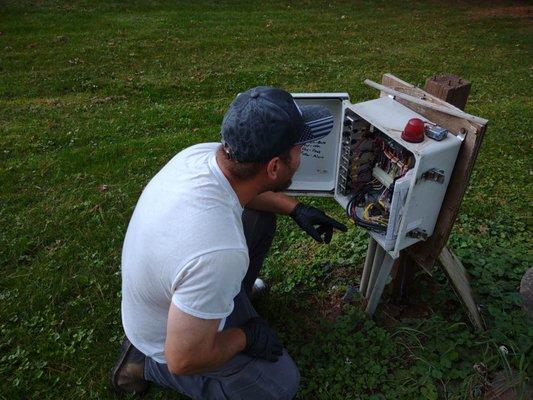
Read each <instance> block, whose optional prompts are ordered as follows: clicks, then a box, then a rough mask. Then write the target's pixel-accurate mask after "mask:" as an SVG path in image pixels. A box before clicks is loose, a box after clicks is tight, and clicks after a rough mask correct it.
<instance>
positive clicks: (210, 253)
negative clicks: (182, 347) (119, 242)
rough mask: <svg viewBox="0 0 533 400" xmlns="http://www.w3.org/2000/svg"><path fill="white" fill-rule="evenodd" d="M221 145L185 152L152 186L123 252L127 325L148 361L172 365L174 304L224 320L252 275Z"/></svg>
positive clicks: (137, 210)
mask: <svg viewBox="0 0 533 400" xmlns="http://www.w3.org/2000/svg"><path fill="white" fill-rule="evenodd" d="M218 146H219V144H218V143H203V144H199V145H195V146H192V147H189V148H187V149H185V150H183V151H181V152H180V153H178V154H177V155H176V156H175V157H174V158H173V159H172V160H171V161H170V162H169V163H168V164H167V165H165V166H164V167H163V169H162V170H161V171H159V172H158V173H157V175H156V176H155V177H154V178H153V179H152V180H151V181H150V182H149V183H148V185H147V186H146V188H145V189H144V191H143V193H142V195H141V197H140V199H139V202H138V203H137V206H136V207H135V211H134V212H133V216H132V217H131V221H130V224H129V226H128V230H127V232H126V238H125V239H124V247H123V249H122V324H123V326H124V331H125V333H126V336H127V337H128V339H129V340H130V341H131V343H133V345H134V346H135V347H137V348H138V349H139V350H140V351H141V352H143V353H144V354H145V355H147V356H149V357H151V358H153V359H154V360H156V361H158V362H161V363H165V362H166V360H165V356H164V345H165V338H166V329H167V317H168V311H169V307H170V303H171V302H172V303H174V304H175V305H176V306H177V307H178V308H179V309H180V310H182V311H184V312H186V313H187V314H190V315H193V316H195V317H199V318H204V319H222V321H221V324H220V328H219V329H221V328H222V327H223V325H224V321H225V317H227V316H228V315H229V314H230V313H231V312H232V310H233V298H234V297H235V296H236V295H237V293H238V292H239V290H240V286H241V282H242V279H243V278H244V275H245V274H246V271H247V269H248V263H249V258H248V248H247V246H246V240H245V238H244V232H243V227H242V219H241V216H242V211H243V208H242V206H241V205H240V203H239V199H238V198H237V195H236V194H235V192H234V191H233V189H232V187H231V185H230V184H229V182H228V180H227V179H226V177H225V176H224V174H223V173H222V171H221V170H220V167H219V166H218V164H217V162H216V159H215V152H216V149H217V147H218Z"/></svg>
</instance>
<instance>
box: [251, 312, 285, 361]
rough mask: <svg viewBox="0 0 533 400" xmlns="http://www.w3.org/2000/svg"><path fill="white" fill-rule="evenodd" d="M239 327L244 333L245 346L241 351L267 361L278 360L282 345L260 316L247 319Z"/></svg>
mask: <svg viewBox="0 0 533 400" xmlns="http://www.w3.org/2000/svg"><path fill="white" fill-rule="evenodd" d="M241 329H242V330H243V331H244V334H245V335H246V347H245V348H244V350H243V351H242V352H243V353H244V354H247V355H249V356H251V357H256V358H262V359H264V360H267V361H272V362H274V361H278V358H279V357H280V356H281V355H282V354H283V346H282V345H281V343H280V342H279V339H278V334H277V333H276V332H275V331H273V330H272V329H270V328H269V327H268V325H267V324H266V322H265V321H264V320H263V319H262V318H260V317H255V318H251V319H249V320H248V322H246V323H245V324H244V325H243V326H241Z"/></svg>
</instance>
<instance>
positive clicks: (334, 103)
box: [286, 93, 349, 196]
mask: <svg viewBox="0 0 533 400" xmlns="http://www.w3.org/2000/svg"><path fill="white" fill-rule="evenodd" d="M292 96H293V97H294V99H295V100H296V102H297V103H298V105H309V104H318V105H321V106H324V107H327V108H328V109H329V111H330V112H331V114H332V115H333V118H334V120H335V122H334V125H333V130H332V132H331V133H330V134H329V135H328V136H326V137H325V138H323V139H320V140H317V141H315V142H311V143H307V144H305V145H304V147H303V149H302V157H301V162H300V167H299V168H298V170H297V171H296V173H295V174H294V177H293V179H292V185H291V186H290V187H289V189H288V190H287V192H286V193H287V194H290V195H298V194H305V195H311V196H333V193H334V191H335V183H336V178H337V164H338V156H339V146H340V140H341V132H342V126H343V121H342V119H343V115H342V114H343V108H342V105H343V100H348V99H349V96H348V93H293V94H292Z"/></svg>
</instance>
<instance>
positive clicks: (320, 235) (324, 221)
mask: <svg viewBox="0 0 533 400" xmlns="http://www.w3.org/2000/svg"><path fill="white" fill-rule="evenodd" d="M289 215H290V216H291V217H292V219H294V221H295V222H296V223H297V224H298V226H299V227H300V228H302V229H303V230H304V231H305V232H307V233H308V234H309V236H311V237H312V238H313V239H315V240H316V241H317V242H319V243H329V242H330V241H331V237H332V236H333V228H335V229H338V230H340V231H342V232H346V230H347V228H346V225H344V224H341V223H340V222H337V221H335V220H334V219H333V218H330V217H328V216H327V215H326V214H324V212H323V211H321V210H319V209H318V208H315V207H312V206H308V205H305V204H302V203H298V205H296V207H295V208H294V210H293V211H292V212H291V213H290V214H289ZM315 226H317V227H316V228H315Z"/></svg>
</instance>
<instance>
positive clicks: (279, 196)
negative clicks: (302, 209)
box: [246, 192, 298, 215]
mask: <svg viewBox="0 0 533 400" xmlns="http://www.w3.org/2000/svg"><path fill="white" fill-rule="evenodd" d="M296 204H298V201H297V200H296V199H295V198H294V197H290V196H287V195H286V194H283V193H277V192H264V193H261V194H260V195H258V196H256V197H255V198H254V199H253V200H252V201H250V202H249V203H248V204H246V207H248V208H251V209H253V210H259V211H268V212H271V213H275V214H285V215H288V214H290V213H291V212H292V210H294V207H296Z"/></svg>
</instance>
